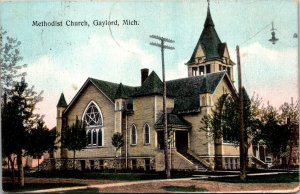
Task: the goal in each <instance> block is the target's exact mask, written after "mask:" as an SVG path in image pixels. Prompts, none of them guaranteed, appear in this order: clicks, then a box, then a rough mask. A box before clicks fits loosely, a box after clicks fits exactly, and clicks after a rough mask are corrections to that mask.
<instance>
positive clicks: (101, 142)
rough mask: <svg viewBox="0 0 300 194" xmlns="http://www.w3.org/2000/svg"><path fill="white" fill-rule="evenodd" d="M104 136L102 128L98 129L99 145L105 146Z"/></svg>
mask: <svg viewBox="0 0 300 194" xmlns="http://www.w3.org/2000/svg"><path fill="white" fill-rule="evenodd" d="M102 138H103V136H102V129H99V131H98V146H103V139H102Z"/></svg>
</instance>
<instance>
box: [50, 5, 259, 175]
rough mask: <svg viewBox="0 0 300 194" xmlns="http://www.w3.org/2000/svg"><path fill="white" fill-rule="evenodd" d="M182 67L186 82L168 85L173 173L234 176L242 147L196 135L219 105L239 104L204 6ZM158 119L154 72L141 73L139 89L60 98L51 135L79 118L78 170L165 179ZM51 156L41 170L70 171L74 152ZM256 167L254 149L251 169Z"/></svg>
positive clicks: (229, 65)
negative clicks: (82, 134)
mask: <svg viewBox="0 0 300 194" xmlns="http://www.w3.org/2000/svg"><path fill="white" fill-rule="evenodd" d="M183 65H184V64H183ZM185 65H186V67H187V68H188V75H187V77H186V78H181V79H174V80H169V81H167V82H166V87H167V101H166V106H167V112H168V114H167V123H168V129H169V130H171V131H172V132H173V135H172V136H171V138H172V140H171V141H170V142H171V143H170V144H171V145H170V147H171V151H170V158H171V169H174V170H213V169H232V170H233V169H239V147H236V146H234V144H232V143H230V142H228V141H226V135H223V138H220V139H219V140H218V141H217V142H216V141H214V140H213V138H212V136H211V135H210V134H209V132H207V131H204V130H201V127H203V126H202V125H203V124H202V123H201V119H202V118H203V117H204V116H205V115H209V114H211V113H212V109H214V107H215V104H216V103H217V101H218V98H219V97H221V96H222V95H224V94H229V95H231V96H235V97H236V96H237V91H236V89H235V87H234V85H233V79H234V75H233V72H234V71H233V66H234V65H235V63H234V62H233V61H232V60H231V59H230V56H229V52H228V48H227V44H226V43H224V42H221V40H220V38H219V36H218V34H217V32H216V30H215V27H214V22H213V20H212V17H211V13H210V8H209V6H208V9H207V17H206V20H205V23H204V28H203V31H202V33H201V35H200V38H199V40H198V42H197V44H196V46H195V49H194V51H193V53H192V54H191V57H190V59H189V61H187V62H186V64H185ZM162 112H163V82H162V81H161V79H160V78H159V76H158V75H157V74H156V73H155V72H154V71H152V72H151V73H150V72H149V70H148V69H142V70H141V83H140V85H139V86H127V85H123V84H122V83H113V82H108V81H104V80H98V79H95V78H88V79H87V80H86V82H85V83H84V84H83V86H82V87H81V88H80V90H79V91H78V93H77V94H76V95H75V96H74V98H73V99H72V101H71V102H70V103H69V104H67V102H66V100H65V97H64V95H63V94H61V97H60V99H59V102H58V104H57V125H56V130H57V132H59V133H60V134H62V133H63V132H64V129H65V127H66V126H71V125H72V124H73V123H74V122H75V120H76V118H79V119H82V120H83V121H84V122H85V124H86V134H87V137H88V145H87V146H86V148H85V149H83V150H81V151H78V152H77V153H76V158H75V169H79V170H84V169H89V170H98V169H113V168H115V166H116V165H114V164H115V161H116V160H117V161H118V165H117V168H119V169H132V170H135V169H137V170H155V171H162V170H164V168H165V167H164V151H163V147H164V146H163V122H162V120H163V119H162ZM115 132H120V133H122V134H123V137H124V140H125V143H124V146H123V147H122V148H121V149H120V150H119V152H118V153H117V159H116V152H115V147H114V146H113V145H112V136H113V134H114V133H115ZM50 156H51V157H50V158H48V159H46V160H45V163H48V164H50V163H53V162H50V161H54V164H55V165H54V167H55V168H61V167H62V166H65V168H72V167H73V166H72V165H73V162H72V161H73V152H71V151H68V150H67V149H65V148H63V147H60V148H59V149H58V150H56V151H55V152H54V153H53V154H51V155H50ZM216 160H218V161H219V162H216ZM257 160H258V159H257V158H256V156H254V155H253V149H252V146H251V147H250V148H249V151H248V161H249V162H248V164H249V165H250V164H253V163H254V162H255V161H257ZM47 161H48V162H47ZM258 161H260V160H258ZM217 164H218V165H217ZM47 166H51V165H47ZM52 166H53V165H52Z"/></svg>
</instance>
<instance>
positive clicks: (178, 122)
mask: <svg viewBox="0 0 300 194" xmlns="http://www.w3.org/2000/svg"><path fill="white" fill-rule="evenodd" d="M167 123H168V128H171V127H173V128H191V127H192V125H191V123H190V122H188V121H187V120H185V119H184V118H182V116H180V115H176V114H172V113H169V114H167ZM155 127H156V128H162V127H163V115H161V117H160V118H159V119H158V121H157V122H156V123H155Z"/></svg>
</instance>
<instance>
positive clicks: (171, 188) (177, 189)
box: [163, 186, 207, 193]
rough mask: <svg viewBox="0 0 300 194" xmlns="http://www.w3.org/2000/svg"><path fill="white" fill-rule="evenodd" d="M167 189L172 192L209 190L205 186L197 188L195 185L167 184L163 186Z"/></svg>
mask: <svg viewBox="0 0 300 194" xmlns="http://www.w3.org/2000/svg"><path fill="white" fill-rule="evenodd" d="M163 189H165V190H166V191H171V192H187V193H191V192H205V191H207V190H206V189H203V188H196V187H195V186H191V187H179V186H165V187H163Z"/></svg>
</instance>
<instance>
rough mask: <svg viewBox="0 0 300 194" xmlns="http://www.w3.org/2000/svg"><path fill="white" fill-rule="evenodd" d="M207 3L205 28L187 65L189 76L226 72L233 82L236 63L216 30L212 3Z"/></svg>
mask: <svg viewBox="0 0 300 194" xmlns="http://www.w3.org/2000/svg"><path fill="white" fill-rule="evenodd" d="M207 2H208V6H207V13H206V19H205V22H204V28H203V30H202V33H201V35H200V38H199V40H198V42H197V44H196V46H195V48H194V51H193V53H192V56H191V58H190V60H189V61H188V62H187V63H186V65H187V67H188V76H189V77H192V76H199V75H205V74H208V73H213V72H218V71H224V70H225V71H227V74H228V75H229V77H230V78H231V80H233V69H232V67H233V65H234V63H233V62H232V61H231V59H230V56H229V52H228V48H227V44H226V43H223V42H221V40H220V38H219V35H218V33H217V32H216V30H215V24H214V22H213V19H212V16H211V12H210V2H209V0H208V1H207Z"/></svg>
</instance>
